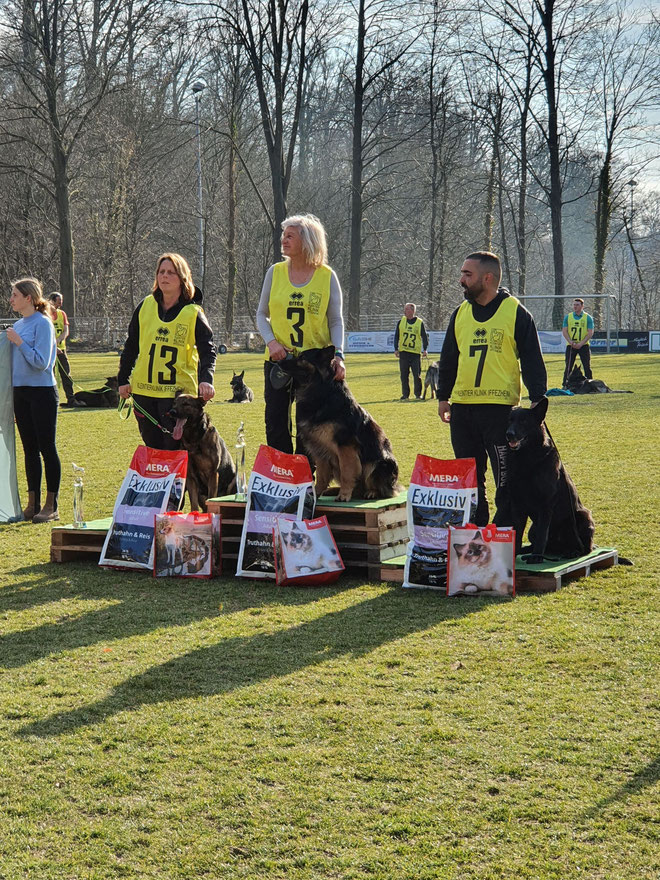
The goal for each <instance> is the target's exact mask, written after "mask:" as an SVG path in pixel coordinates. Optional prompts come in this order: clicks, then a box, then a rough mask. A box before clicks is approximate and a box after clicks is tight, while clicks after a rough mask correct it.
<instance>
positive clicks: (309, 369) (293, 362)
mask: <svg viewBox="0 0 660 880" xmlns="http://www.w3.org/2000/svg"><path fill="white" fill-rule="evenodd" d="M334 356H335V347H334V345H328V346H326V347H325V348H311V349H309V351H303V352H302V354H301V355H299V356H298V357H290V358H286V359H285V360H283V361H279V362H278V366H279V367H281V369H282V370H283V371H284V372H285V373H288V374H289V375H291V376H293V377H294V379H295V380H296V383H297V384H298V385H299V386H302V385H309V384H310V382H313V381H314V380H318V379H321V380H326V381H328V380H332V379H334V371H333V369H332V366H331V363H332V359H333V358H334Z"/></svg>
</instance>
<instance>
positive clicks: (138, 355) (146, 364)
mask: <svg viewBox="0 0 660 880" xmlns="http://www.w3.org/2000/svg"><path fill="white" fill-rule="evenodd" d="M201 299H202V294H201V291H200V290H198V289H197V288H196V287H195V285H194V284H193V280H192V275H191V273H190V267H189V266H188V263H187V262H186V261H185V260H184V258H183V257H182V256H180V254H169V253H168V254H163V255H162V256H160V257H159V258H158V263H157V265H156V278H155V280H154V286H153V290H152V292H151V294H150V295H149V296H147V297H146V298H145V299H143V300H142V302H141V303H140V305H139V306H138V307H137V309H136V310H135V312H134V313H133V317H132V318H131V323H130V325H129V328H128V338H127V340H126V343H125V345H124V350H123V351H122V354H121V359H120V361H119V374H118V380H119V396H120V397H123V398H124V399H127V398H128V397H130V396H131V394H132V395H133V399H134V400H135V402H136V403H137V404H138V405H139V406H140V407H141V409H143V410H145V411H146V412H147V413H149V415H150V416H151V417H152V419H154V420H155V422H157V423H158V424H154V423H153V422H152V421H151V420H149V419H148V418H146V417H145V416H144V415H142V413H139V412H137V411H136V413H135V415H136V418H137V421H138V427H139V429H140V434H141V436H142V440H143V441H144V443H145V444H146V445H147V446H150V447H151V448H152V449H178V448H179V446H180V442H179V441H177V440H174V438H173V437H172V435H171V434H170V433H166V432H165V431H163V430H162V429H161V427H159V425H161V426H162V427H163V428H166V429H168V430H170V429H171V428H172V426H173V422H172V420H171V419H170V418H169V417H168V415H167V414H168V412H169V410H170V408H171V406H172V401H173V400H174V396H175V394H176V392H177V390H181V391H185V392H186V393H188V394H194V395H195V396H197V395H198V394H199V396H200V397H202V398H203V399H204V400H205V401H207V400H211V399H212V398H213V397H214V395H215V389H214V387H213V373H214V371H215V355H216V352H215V346H214V345H213V333H212V332H211V328H210V327H209V324H208V321H207V320H206V316H205V315H204V312H203V311H202V309H201V307H200V306H199V305H198V303H200V302H201Z"/></svg>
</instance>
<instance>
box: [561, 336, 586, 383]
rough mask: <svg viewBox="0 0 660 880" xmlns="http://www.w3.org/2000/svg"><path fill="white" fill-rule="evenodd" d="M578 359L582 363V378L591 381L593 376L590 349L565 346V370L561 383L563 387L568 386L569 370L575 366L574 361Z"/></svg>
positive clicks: (584, 346)
mask: <svg viewBox="0 0 660 880" xmlns="http://www.w3.org/2000/svg"><path fill="white" fill-rule="evenodd" d="M578 358H580V360H581V361H582V367H583V369H584V378H585V379H593V374H592V372H591V347H590V346H589V345H583V346H582V348H572V347H571V346H570V345H567V346H566V354H565V359H566V369H565V370H564V380H563V383H562V384H563V385H564V386H566V385H567V384H568V377H569V376H570V374H571V370H572V369H573V367H574V366H575V361H576V360H577V359H578Z"/></svg>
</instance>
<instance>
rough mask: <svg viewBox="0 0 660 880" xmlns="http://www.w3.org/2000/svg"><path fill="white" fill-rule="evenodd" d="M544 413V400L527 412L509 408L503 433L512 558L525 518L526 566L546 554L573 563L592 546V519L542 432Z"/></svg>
mask: <svg viewBox="0 0 660 880" xmlns="http://www.w3.org/2000/svg"><path fill="white" fill-rule="evenodd" d="M547 410H548V400H547V398H544V399H543V400H542V401H540V403H538V404H537V405H536V406H535V407H532V408H531V409H523V408H522V407H519V406H516V407H514V408H513V410H512V411H511V417H510V419H509V426H508V428H507V432H506V439H507V441H508V444H509V450H510V453H509V458H508V468H507V481H506V491H505V497H506V499H507V501H508V503H509V505H510V513H511V515H512V522H511V523H510V525H512V526H513V528H514V529H515V530H516V553H517V554H518V553H520V552H521V550H522V536H523V532H524V531H525V526H526V525H527V520H528V519H529V520H531V523H532V524H531V526H530V529H529V540H530V543H531V548H530V549H531V554H530V555H527V556H524V557H523V559H524V560H525V561H526V562H531V563H538V562H542V561H543V559H544V558H546V554H549V555H550V556H553V557H559V558H560V559H575V558H576V557H579V556H585V555H586V554H587V553H590V552H591V551H592V550H593V546H594V545H593V536H594V521H593V518H592V516H591V513H590V512H589V511H588V510H587V509H586V507H584V506H583V505H582V502H581V501H580V498H579V497H578V493H577V489H576V488H575V484H574V483H573V481H572V480H571V478H570V477H569V475H568V474H567V473H566V470H565V468H564V465H563V464H562V462H561V459H560V458H559V452H558V451H557V447H556V446H555V444H554V442H553V441H552V439H551V438H550V437H549V436H548V433H547V431H546V429H545V425H544V423H543V420H544V419H545V416H546V413H547ZM502 524H503V525H504V523H502Z"/></svg>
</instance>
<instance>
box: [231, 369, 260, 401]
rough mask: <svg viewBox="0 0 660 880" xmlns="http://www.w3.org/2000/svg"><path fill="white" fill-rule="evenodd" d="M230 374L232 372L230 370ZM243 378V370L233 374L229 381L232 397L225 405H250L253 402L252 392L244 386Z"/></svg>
mask: <svg viewBox="0 0 660 880" xmlns="http://www.w3.org/2000/svg"><path fill="white" fill-rule="evenodd" d="M232 372H234V371H233V370H232ZM243 376H245V370H243V372H242V373H234V375H233V376H232V377H231V379H230V380H229V384H230V385H231V390H232V392H233V395H234V396H233V397H232V398H231V399H230V400H228V401H227V403H252V401H253V400H254V392H253V391H252V389H251V388H248V386H247V385H246V384H245V382H244V381H243Z"/></svg>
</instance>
